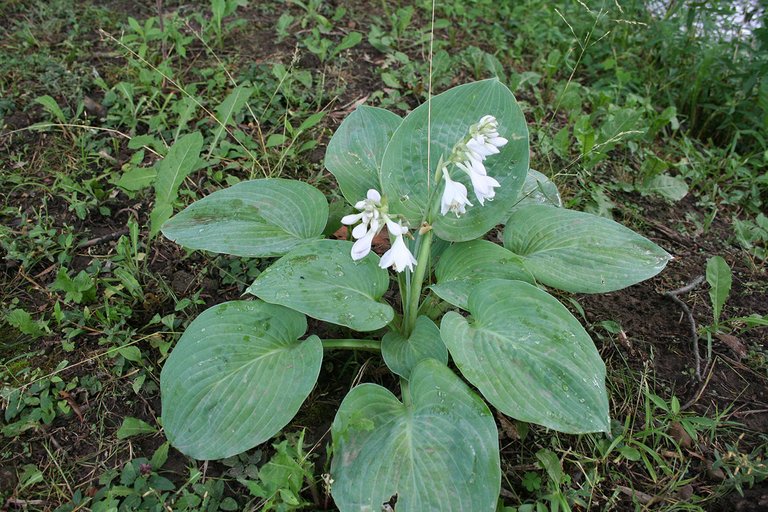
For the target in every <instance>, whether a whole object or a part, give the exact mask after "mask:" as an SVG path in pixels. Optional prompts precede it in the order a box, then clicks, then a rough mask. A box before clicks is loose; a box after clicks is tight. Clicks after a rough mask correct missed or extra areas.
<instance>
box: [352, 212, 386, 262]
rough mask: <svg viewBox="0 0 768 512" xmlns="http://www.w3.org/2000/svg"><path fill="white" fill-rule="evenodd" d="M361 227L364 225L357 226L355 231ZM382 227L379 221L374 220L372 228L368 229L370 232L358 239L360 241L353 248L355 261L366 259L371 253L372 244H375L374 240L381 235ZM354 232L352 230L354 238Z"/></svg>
mask: <svg viewBox="0 0 768 512" xmlns="http://www.w3.org/2000/svg"><path fill="white" fill-rule="evenodd" d="M360 226H363V224H360V225H359V226H356V227H355V229H357V228H359V227H360ZM382 227H383V225H379V220H378V219H373V221H372V222H371V225H370V228H368V231H367V232H365V233H364V234H363V235H362V236H359V237H356V238H357V239H358V240H357V242H355V243H354V245H353V246H352V259H353V260H355V261H357V260H361V259H363V258H365V257H366V256H367V255H368V253H369V252H371V244H372V243H373V238H374V237H375V236H376V235H378V234H379V231H381V228H382ZM354 232H355V230H352V233H353V236H354Z"/></svg>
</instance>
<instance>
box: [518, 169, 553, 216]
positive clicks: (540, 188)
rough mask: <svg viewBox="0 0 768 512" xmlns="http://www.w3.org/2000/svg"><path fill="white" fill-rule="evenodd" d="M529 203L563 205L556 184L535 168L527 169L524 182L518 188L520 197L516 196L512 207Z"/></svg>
mask: <svg viewBox="0 0 768 512" xmlns="http://www.w3.org/2000/svg"><path fill="white" fill-rule="evenodd" d="M529 204H546V205H550V206H557V207H561V206H563V200H562V199H561V198H560V192H559V191H558V190H557V186H556V185H555V184H554V183H552V181H551V180H550V179H549V178H547V177H546V175H544V174H542V173H540V172H539V171H537V170H535V169H528V174H527V175H526V176H525V183H524V184H523V188H522V190H520V197H518V198H517V201H516V202H515V206H514V208H522V207H523V206H526V205H529Z"/></svg>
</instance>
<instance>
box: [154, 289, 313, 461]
mask: <svg viewBox="0 0 768 512" xmlns="http://www.w3.org/2000/svg"><path fill="white" fill-rule="evenodd" d="M306 329H307V321H306V318H305V317H304V315H302V314H301V313H297V312H296V311H291V310H290V309H287V308H284V307H281V306H276V305H273V304H265V303H263V302H261V301H232V302H225V303H223V304H219V305H217V306H213V307H212V308H210V309H207V310H206V311H204V312H203V313H202V314H201V315H200V316H198V317H197V318H196V319H195V320H194V321H193V322H192V323H191V324H190V325H189V327H187V330H186V331H185V332H184V335H183V336H182V337H181V339H180V340H179V342H178V343H177V344H176V347H175V348H174V349H173V352H171V355H170V357H169V358H168V361H166V363H165V366H164V367H163V370H162V372H161V373H160V392H161V396H162V407H163V426H164V428H165V433H166V436H167V438H168V440H169V441H170V442H171V444H172V445H173V446H175V447H176V448H177V449H178V450H179V451H181V452H182V453H184V454H186V455H189V456H190V457H194V458H196V459H203V460H209V459H222V458H225V457H230V456H232V455H235V454H238V453H241V452H243V451H245V450H248V449H249V448H253V447H254V446H256V445H258V444H261V443H263V442H264V441H266V440H268V439H269V438H271V437H272V436H274V435H275V434H277V433H278V432H279V431H280V429H282V428H283V427H284V426H285V425H287V424H288V422H289V421H291V419H292V418H293V416H294V415H295V414H296V412H297V411H298V410H299V407H300V406H301V404H302V403H303V402H304V400H305V399H306V398H307V396H308V395H309V392H310V391H312V388H313V387H314V385H315V382H316V381H317V376H318V374H319V373H320V365H321V363H322V359H323V347H322V343H321V342H320V338H318V337H317V336H310V337H309V338H307V339H306V340H303V341H300V340H299V338H300V337H301V336H303V335H304V332H305V331H306Z"/></svg>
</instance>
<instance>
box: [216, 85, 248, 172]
mask: <svg viewBox="0 0 768 512" xmlns="http://www.w3.org/2000/svg"><path fill="white" fill-rule="evenodd" d="M251 94H253V88H252V87H247V86H245V85H240V86H238V87H236V88H235V89H234V90H233V91H232V92H231V93H229V95H228V96H227V97H226V98H225V99H224V101H222V102H221V104H220V105H219V106H218V107H216V120H217V121H218V122H217V124H218V128H217V129H216V132H215V133H214V135H213V141H212V142H211V146H210V148H209V149H208V155H207V156H208V157H210V156H211V154H212V153H213V151H214V150H215V149H216V145H217V144H218V143H219V139H220V138H221V136H222V135H223V134H224V132H225V131H226V127H227V125H229V124H230V123H231V122H232V117H233V116H235V115H237V114H239V113H240V111H241V110H243V107H244V106H245V104H246V102H247V101H248V98H250V97H251Z"/></svg>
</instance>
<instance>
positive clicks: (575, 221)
mask: <svg viewBox="0 0 768 512" xmlns="http://www.w3.org/2000/svg"><path fill="white" fill-rule="evenodd" d="M504 246H505V247H506V248H507V249H509V250H510V251H512V252H514V253H515V254H519V255H520V256H523V259H524V265H525V267H526V268H527V269H528V270H530V271H531V273H533V275H534V276H535V277H536V279H537V280H538V281H540V282H541V283H543V284H545V285H547V286H552V287H554V288H560V289H561V290H566V291H569V292H576V293H603V292H610V291H614V290H620V289H622V288H626V287H627V286H631V285H633V284H636V283H639V282H640V281H644V280H645V279H649V278H651V277H653V276H655V275H656V274H658V273H659V272H661V271H662V269H663V268H664V267H665V266H666V264H667V262H668V261H669V260H670V258H671V256H670V255H669V254H667V253H666V251H664V250H663V249H661V248H660V247H659V246H658V245H656V244H654V243H653V242H651V241H650V240H648V239H647V238H645V237H643V236H641V235H638V234H637V233H635V232H634V231H632V230H630V229H627V228H625V227H624V226H622V225H621V224H618V223H616V222H614V221H612V220H610V219H606V218H603V217H597V216H595V215H591V214H589V213H583V212H576V211H573V210H566V209H564V208H554V207H551V206H544V205H529V206H525V207H523V208H520V209H518V210H515V212H514V213H513V214H512V216H511V217H510V218H509V220H508V221H507V225H506V227H505V229H504Z"/></svg>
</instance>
